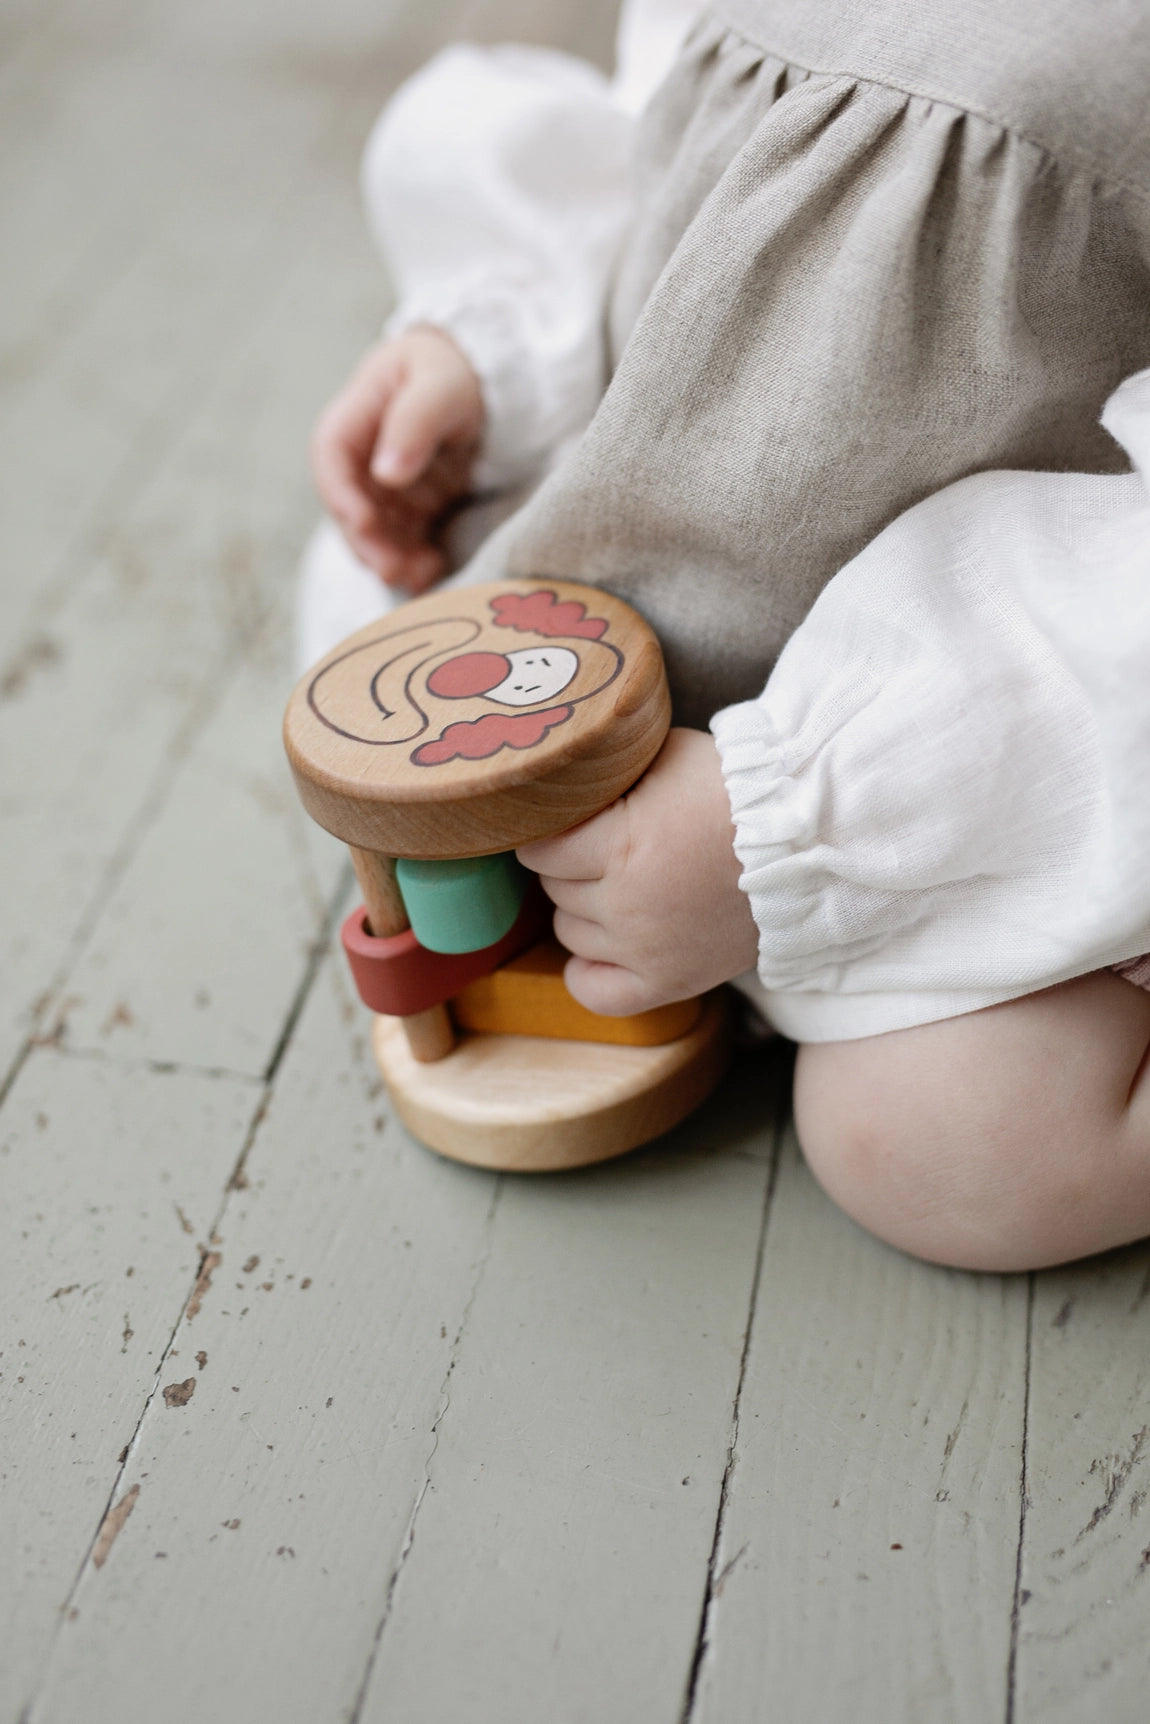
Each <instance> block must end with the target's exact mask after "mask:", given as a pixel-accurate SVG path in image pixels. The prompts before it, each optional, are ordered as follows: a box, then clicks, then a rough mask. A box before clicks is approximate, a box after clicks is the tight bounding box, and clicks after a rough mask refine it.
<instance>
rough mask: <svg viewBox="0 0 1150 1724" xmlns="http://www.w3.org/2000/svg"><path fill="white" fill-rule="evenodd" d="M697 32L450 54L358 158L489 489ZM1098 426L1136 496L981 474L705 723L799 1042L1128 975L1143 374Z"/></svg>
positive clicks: (584, 293)
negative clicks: (464, 364) (473, 426)
mask: <svg viewBox="0 0 1150 1724" xmlns="http://www.w3.org/2000/svg"><path fill="white" fill-rule="evenodd" d="M694 12H695V6H694V4H692V5H684V4H683V3H682V0H673V3H669V0H662V3H660V0H641V3H639V4H636V3H635V0H630V3H629V4H627V5H626V6H625V8H624V13H623V20H622V25H621V32H620V47H621V57H620V64H619V70H618V73H617V75H616V77H615V79H614V81H608V80H607V79H606V78H605V77H603V76H602V75H601V74H600V73H599V72H597V71H595V70H594V69H593V68H591V67H588V66H586V65H583V64H582V63H580V62H578V61H575V60H572V59H570V58H568V57H566V56H564V55H560V54H556V53H550V52H546V51H542V50H536V49H527V48H499V49H493V50H480V49H476V48H470V47H456V48H452V49H449V50H447V51H446V52H445V53H443V54H441V55H440V56H439V57H438V58H437V59H436V60H434V61H432V62H431V64H430V65H429V66H428V67H427V68H425V70H424V71H423V72H421V73H420V74H418V75H417V76H416V77H415V78H414V79H412V80H411V81H410V83H408V84H407V85H405V86H404V88H403V89H402V90H401V91H400V92H399V94H398V95H397V96H396V98H395V99H394V100H393V102H392V103H391V104H390V106H389V107H388V109H387V110H386V111H385V113H384V114H383V116H382V117H381V119H380V121H379V123H378V125H377V127H376V129H375V131H374V133H373V135H372V139H371V141H370V143H369V146H368V150H367V154H366V157H365V163H364V190H365V198H366V202H367V205H368V211H369V219H370V220H371V222H372V225H373V228H374V231H375V233H376V237H377V238H378V240H379V242H380V244H381V246H382V248H383V250H384V252H385V254H386V256H387V258H388V260H389V263H390V265H391V267H392V270H393V273H394V275H395V279H396V282H397V286H398V289H399V293H400V304H399V308H398V310H397V311H396V313H395V315H394V317H393V318H392V320H391V322H390V325H389V328H390V329H391V330H393V331H394V330H398V329H401V328H405V327H408V326H410V325H411V324H413V323H424V322H426V323H434V324H437V325H439V326H441V327H444V328H446V329H448V330H449V331H450V332H451V334H452V335H453V336H454V337H455V339H456V340H457V341H458V342H459V344H460V346H461V347H462V348H463V349H464V351H465V352H466V353H467V354H468V356H469V358H470V359H471V361H472V363H473V365H474V366H475V369H476V371H477V372H478V374H479V376H480V379H481V381H482V384H483V389H484V396H485V402H486V406H487V414H488V432H487V440H486V443H485V448H484V452H483V453H484V465H483V470H482V473H481V475H480V477H481V480H482V482H483V483H485V484H489V485H493V486H505V485H509V484H512V483H516V482H518V481H520V480H522V479H524V478H529V477H533V476H535V475H537V474H538V473H540V472H541V471H542V470H543V469H544V468H545V467H546V465H547V464H548V462H549V461H550V460H551V459H552V458H553V457H554V455H555V452H556V451H557V450H558V449H560V448H561V446H562V445H563V443H564V441H565V440H566V439H568V438H570V437H571V436H572V435H575V434H577V433H578V432H579V431H580V430H581V429H582V427H583V426H584V425H585V424H586V423H587V422H588V420H589V419H590V418H591V416H592V414H593V413H594V410H595V407H596V404H597V402H598V400H599V397H600V395H601V393H602V390H603V387H604V384H605V353H604V347H603V321H604V316H603V313H604V302H605V298H606V293H607V287H608V282H609V278H610V273H611V268H612V263H613V260H614V257H615V255H616V252H617V249H618V246H619V241H620V238H621V235H622V233H623V231H624V228H625V224H626V221H627V214H628V196H629V175H630V160H631V150H632V145H633V135H634V130H635V118H634V117H635V115H636V113H637V112H638V111H639V110H640V108H641V107H642V105H643V103H644V102H645V101H646V99H647V97H648V96H649V94H650V92H651V91H652V90H653V88H654V87H655V85H656V84H657V83H658V82H659V81H660V79H661V77H662V75H663V73H664V71H665V70H666V68H667V66H668V64H669V62H670V60H671V59H672V57H673V55H674V51H675V48H676V46H677V44H678V42H679V40H680V39H681V38H682V36H683V34H684V33H685V31H686V29H687V27H688V26H689V24H690V22H691V20H692V17H693V15H694ZM1103 423H1104V424H1105V425H1106V426H1107V428H1108V429H1109V430H1110V431H1111V432H1112V433H1113V435H1114V436H1115V437H1117V438H1118V440H1119V441H1120V442H1121V443H1122V444H1123V446H1124V447H1125V448H1126V449H1127V451H1128V452H1129V454H1130V456H1131V458H1132V460H1133V462H1134V463H1135V466H1136V469H1137V471H1136V472H1135V473H1134V474H1132V475H1130V476H1128V477H1120V478H1114V477H1100V476H1088V475H1081V474H1032V473H1017V472H1004V473H985V474H979V475H976V476H974V477H972V478H969V479H965V480H963V481H962V482H961V483H959V484H957V485H953V486H950V487H948V488H947V489H946V490H944V491H941V492H939V493H938V494H937V495H935V496H932V497H929V498H928V499H927V500H926V501H925V502H922V503H920V504H919V505H918V506H917V507H916V508H913V509H911V510H910V511H908V512H907V513H906V514H905V515H903V516H902V517H900V518H899V519H898V520H897V521H895V522H894V523H893V524H892V525H891V526H890V527H888V528H887V529H886V531H885V532H883V533H882V534H881V535H880V536H879V537H878V538H877V539H876V540H874V542H873V543H872V544H871V545H869V546H868V547H867V548H866V550H864V551H863V552H862V554H861V555H860V556H858V557H856V558H855V559H854V561H853V562H851V563H850V564H849V565H848V566H847V567H846V568H844V569H843V570H842V571H841V572H840V573H839V574H838V575H836V576H835V578H834V579H833V580H832V581H831V583H830V585H829V586H828V587H827V588H826V590H825V592H824V593H823V595H822V597H821V598H820V599H819V601H818V603H817V604H816V605H815V607H814V609H813V610H812V612H811V613H810V615H809V616H808V618H807V620H806V621H805V622H804V623H803V624H802V626H801V627H800V628H799V629H798V631H797V632H796V633H795V635H794V636H793V637H792V639H791V641H790V643H789V644H788V646H787V648H786V649H785V651H784V653H783V655H782V657H781V659H780V660H779V663H778V665H777V666H776V669H775V671H774V672H773V674H772V676H771V677H770V680H769V682H768V683H767V686H766V688H765V690H764V691H763V693H762V695H760V696H759V697H758V699H756V700H752V701H746V702H743V703H742V704H740V705H738V706H733V707H729V708H728V709H726V710H725V711H724V712H720V713H719V714H717V715H716V717H715V719H714V720H713V722H712V727H711V728H712V730H713V733H714V735H715V739H716V742H717V744H718V747H719V752H720V755H721V757H722V763H723V769H724V773H725V776H726V782H727V787H728V790H729V793H730V797H731V805H732V810H733V814H734V820H735V826H736V833H737V837H736V845H735V848H736V850H737V852H738V855H739V858H740V861H741V862H742V864H743V869H744V872H743V876H742V886H743V889H744V890H745V891H746V892H747V894H748V896H749V898H750V901H751V905H752V908H753V910H754V915H755V920H756V923H757V925H758V928H759V933H760V963H759V978H758V984H757V986H756V987H755V988H754V990H753V993H754V997H755V998H756V999H757V1000H758V1002H759V1003H760V1004H761V1005H762V1007H763V1009H764V1011H765V1012H766V1014H767V1016H768V1017H769V1018H770V1020H771V1022H772V1023H774V1024H775V1025H776V1026H777V1027H778V1028H779V1029H781V1030H783V1031H784V1032H785V1033H786V1034H788V1035H790V1036H793V1037H795V1038H796V1039H798V1040H800V1041H826V1040H838V1039H849V1038H852V1037H857V1036H865V1035H872V1034H876V1033H880V1032H883V1031H887V1030H894V1029H899V1028H905V1027H908V1026H910V1025H912V1024H916V1023H922V1022H927V1021H929V1020H931V1019H935V1018H942V1017H948V1016H953V1015H956V1014H958V1013H961V1012H969V1011H974V1010H977V1009H978V1008H980V1007H983V1006H987V1005H991V1004H993V1003H996V1002H998V1001H1002V1000H1007V999H1010V998H1014V997H1017V996H1019V995H1021V994H1024V993H1029V992H1032V991H1034V990H1036V989H1038V988H1042V987H1046V986H1049V985H1051V984H1052V983H1055V982H1058V981H1061V980H1065V979H1067V978H1069V977H1072V976H1075V975H1079V974H1082V973H1085V972H1086V971H1089V970H1092V969H1096V968H1099V967H1101V966H1103V965H1106V964H1109V963H1113V962H1116V961H1118V960H1120V959H1123V958H1128V957H1131V956H1133V955H1135V954H1136V953H1139V952H1143V951H1146V950H1148V949H1150V866H1148V865H1147V858H1148V856H1150V795H1147V791H1146V778H1147V767H1146V762H1147V761H1148V760H1150V699H1148V698H1147V692H1146V691H1147V688H1148V687H1150V490H1148V484H1147V481H1148V478H1150V372H1145V373H1142V374H1141V375H1140V376H1138V377H1135V378H1132V379H1130V380H1129V381H1128V382H1127V383H1126V384H1124V385H1123V387H1122V388H1121V389H1120V390H1119V391H1118V392H1117V393H1116V394H1115V395H1114V396H1113V397H1112V399H1111V401H1110V403H1109V405H1108V407H1107V410H1106V414H1105V416H1104V420H1103Z"/></svg>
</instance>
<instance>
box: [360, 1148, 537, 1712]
mask: <svg viewBox="0 0 1150 1724" xmlns="http://www.w3.org/2000/svg"><path fill="white" fill-rule="evenodd" d="M502 1195H503V1178H502V1176H501V1175H500V1176H497V1178H496V1180H495V1183H494V1186H493V1189H492V1192H491V1201H490V1203H489V1204H488V1206H487V1215H486V1217H485V1218H484V1225H483V1250H482V1252H481V1253H480V1257H479V1262H478V1264H477V1265H476V1270H475V1278H474V1280H473V1281H472V1284H471V1289H470V1291H469V1293H468V1295H467V1303H466V1304H465V1305H464V1307H463V1312H462V1315H461V1316H460V1319H459V1327H458V1328H457V1329H456V1331H455V1338H454V1340H453V1341H452V1344H451V1357H450V1359H449V1360H448V1362H447V1370H446V1371H445V1372H444V1374H443V1382H442V1383H441V1384H440V1389H439V1409H438V1411H437V1412H436V1415H435V1418H434V1420H433V1421H432V1426H431V1447H430V1449H429V1450H428V1452H427V1458H426V1460H425V1461H424V1463H423V1479H422V1481H421V1483H420V1486H419V1489H418V1491H417V1492H416V1495H415V1501H414V1502H413V1503H412V1505H411V1514H410V1515H409V1517H408V1522H407V1528H406V1530H405V1532H404V1535H403V1543H402V1545H401V1546H400V1550H399V1556H398V1558H397V1560H396V1564H395V1567H394V1569H393V1570H392V1572H391V1576H390V1579H389V1580H388V1583H387V1592H386V1594H385V1595H384V1601H383V1611H382V1613H381V1615H380V1619H379V1622H378V1624H377V1625H376V1630H375V1633H374V1634H373V1636H372V1640H371V1649H370V1651H369V1652H368V1657H367V1663H366V1665H365V1666H364V1671H363V1678H362V1680H361V1682H360V1685H359V1688H358V1690H357V1691H356V1696H355V1699H354V1701H353V1702H352V1705H351V1709H350V1711H349V1712H348V1714H347V1724H360V1719H361V1718H362V1716H363V1708H364V1706H365V1704H366V1702H367V1695H368V1690H369V1688H370V1687H371V1679H372V1676H373V1674H374V1672H375V1667H376V1664H377V1662H378V1659H379V1653H380V1648H381V1647H382V1645H383V1637H384V1635H385V1634H386V1632H387V1625H388V1623H389V1621H390V1620H391V1614H392V1611H393V1609H394V1607H395V1599H396V1594H397V1592H398V1590H399V1583H400V1579H401V1577H402V1575H403V1571H404V1569H405V1567H406V1566H407V1561H408V1558H409V1557H410V1555H411V1552H412V1549H413V1547H414V1545H415V1533H416V1523H417V1521H418V1519H419V1511H420V1509H421V1508H422V1507H423V1499H424V1498H425V1497H426V1495H427V1493H428V1490H429V1489H430V1488H431V1466H432V1462H433V1461H434V1459H435V1455H436V1450H437V1449H438V1448H439V1429H440V1426H441V1425H442V1423H443V1421H444V1419H445V1418H446V1416H447V1410H448V1408H449V1407H450V1406H451V1389H450V1386H451V1379H452V1376H453V1375H454V1372H455V1367H456V1364H457V1362H458V1360H459V1349H460V1346H461V1345H462V1342H463V1337H464V1335H465V1334H466V1332H467V1325H468V1322H469V1321H470V1318H471V1312H472V1308H473V1306H474V1304H475V1301H476V1298H477V1297H478V1294H479V1289H480V1287H481V1285H482V1283H483V1277H484V1275H485V1274H486V1272H487V1265H488V1263H489V1261H490V1259H491V1252H492V1246H493V1237H492V1236H493V1231H494V1226H495V1216H496V1212H497V1210H498V1208H499V1201H500V1198H501V1197H502Z"/></svg>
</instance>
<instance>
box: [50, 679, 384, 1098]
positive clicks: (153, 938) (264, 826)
mask: <svg viewBox="0 0 1150 1724" xmlns="http://www.w3.org/2000/svg"><path fill="white" fill-rule="evenodd" d="M288 680H290V673H289V672H288V666H287V663H286V654H285V653H283V652H282V651H277V652H275V653H274V654H272V655H269V659H267V660H262V661H261V660H255V661H252V660H251V659H249V660H247V661H246V662H245V663H244V664H243V665H242V666H241V669H240V673H239V675H238V677H237V679H236V681H235V682H234V683H233V684H232V686H231V687H230V689H229V690H228V693H227V695H226V697H225V698H224V700H223V701H222V703H221V705H220V707H219V709H218V710H217V711H216V713H215V714H214V715H213V716H212V718H211V720H210V722H209V723H208V724H207V725H206V726H205V727H204V729H203V731H202V732H201V733H200V735H199V736H198V737H197V738H196V740H195V742H194V743H193V744H192V746H191V748H190V749H189V752H188V756H187V758H186V760H185V761H184V762H183V763H182V766H181V769H180V771H179V773H178V775H177V777H176V779H175V782H174V784H173V786H172V789H171V791H170V794H169V795H168V797H167V799H166V801H165V803H164V805H163V807H162V809H161V810H160V812H159V814H158V816H157V818H156V820H155V822H154V823H153V824H152V825H151V826H150V827H149V829H148V830H147V831H146V832H145V833H144V835H143V836H142V838H141V841H140V844H139V846H138V848H137V850H136V852H135V855H134V856H133V859H132V862H131V864H130V865H129V867H128V868H127V870H126V872H125V874H124V876H123V878H122V879H121V880H120V881H119V883H118V884H117V886H116V889H115V890H114V892H113V893H112V895H111V897H110V898H109V900H108V902H107V905H106V906H105V908H104V910H103V913H102V915H101V917H100V920H99V922H98V924H97V927H96V930H95V933H94V935H93V937H92V940H91V942H90V944H89V945H88V946H87V947H86V949H85V950H84V952H83V955H82V957H81V958H80V960H79V962H78V964H77V965H76V967H75V969H74V970H73V972H72V974H71V976H70V978H69V981H68V997H69V1002H70V1003H69V1006H68V1011H67V1015H66V1018H65V1045H66V1046H67V1047H68V1048H70V1049H83V1050H91V1051H97V1050H98V1051H103V1052H107V1053H109V1054H111V1055H113V1056H114V1057H116V1058H117V1059H126V1058H141V1057H142V1058H147V1059H154V1060H176V1061H179V1062H180V1063H182V1064H184V1065H191V1066H202V1067H212V1068H224V1069H227V1070H231V1071H238V1072H245V1073H247V1074H249V1075H251V1076H259V1075H261V1074H262V1073H263V1072H264V1071H265V1070H266V1069H267V1066H268V1064H269V1062H270V1060H271V1058H272V1055H273V1053H274V1052H275V1049H276V1046H277V1044H278V1042H279V1039H280V1036H281V1034H282V1032H283V1025H284V1020H285V1018H286V1016H287V1013H288V1011H289V1009H290V1007H291V1003H292V1000H293V997H294V995H295V992H296V990H297V988H298V987H299V985H300V981H301V978H302V976H303V975H304V972H305V970H306V968H307V963H308V959H309V956H310V952H311V949H312V946H313V943H314V941H315V939H316V936H317V933H318V931H319V929H320V926H321V924H322V923H323V921H324V918H325V915H326V914H327V913H328V911H329V907H330V906H331V904H332V900H333V893H334V891H335V889H336V886H337V882H338V881H339V880H340V878H341V876H346V871H347V853H346V851H345V850H344V849H343V847H342V846H341V845H339V844H337V843H336V842H335V841H334V840H333V839H331V838H329V837H328V835H327V834H326V833H324V832H321V831H320V829H319V828H318V827H317V826H316V825H315V824H314V823H313V822H312V821H310V820H308V819H307V817H306V815H305V814H304V812H303V810H302V809H301V807H300V805H299V799H298V798H297V796H296V795H295V791H294V789H293V786H292V784H291V781H290V777H289V774H288V770H287V765H286V762H285V761H284V758H283V750H282V748H281V747H280V743H279V737H278V735H277V734H276V731H275V729H274V727H273V726H271V725H270V724H269V723H268V713H269V711H271V710H273V709H274V706H275V703H276V702H277V701H278V699H279V698H280V696H281V694H282V690H283V688H284V686H285V682H286V681H288ZM349 903H350V900H349Z"/></svg>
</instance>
